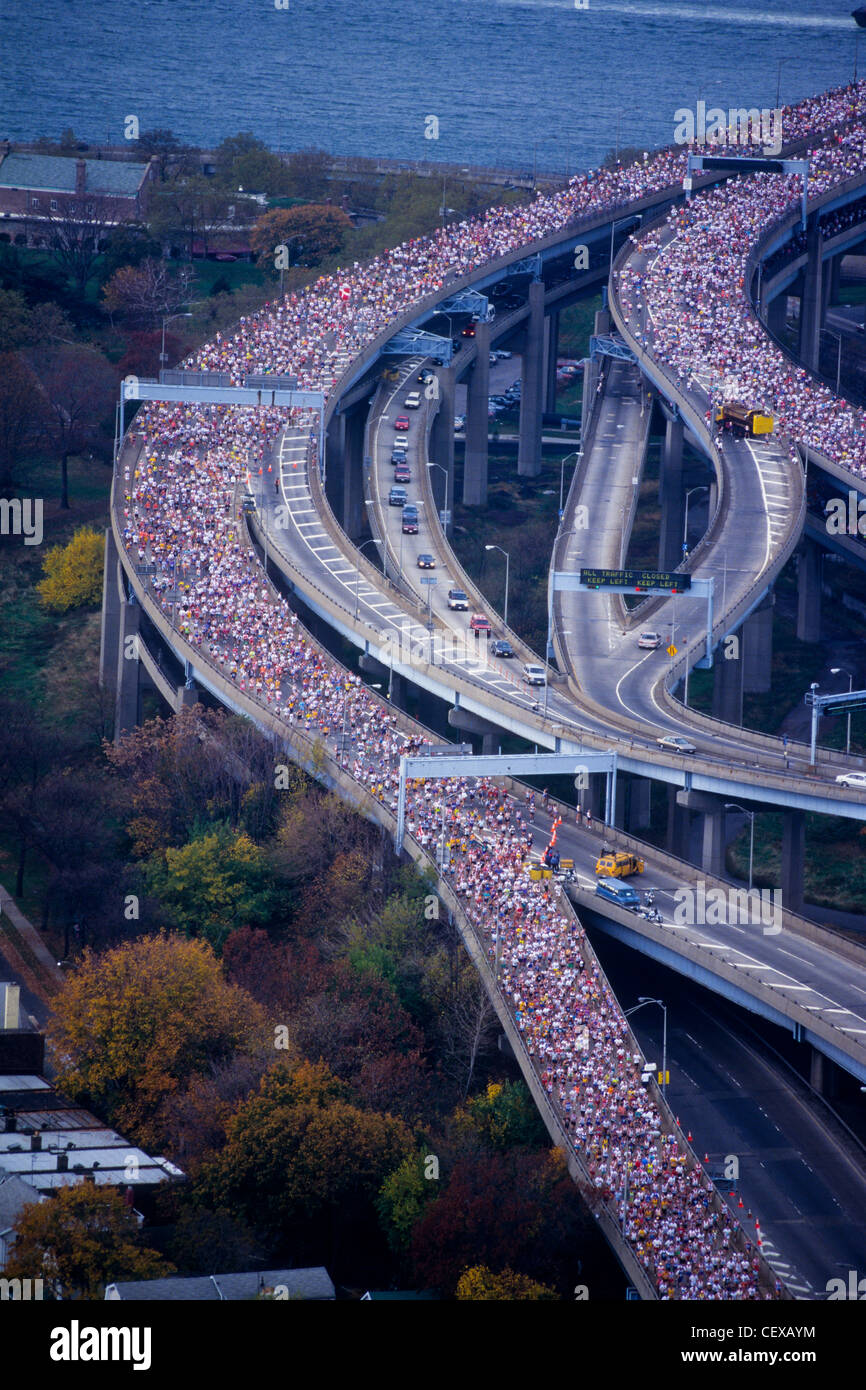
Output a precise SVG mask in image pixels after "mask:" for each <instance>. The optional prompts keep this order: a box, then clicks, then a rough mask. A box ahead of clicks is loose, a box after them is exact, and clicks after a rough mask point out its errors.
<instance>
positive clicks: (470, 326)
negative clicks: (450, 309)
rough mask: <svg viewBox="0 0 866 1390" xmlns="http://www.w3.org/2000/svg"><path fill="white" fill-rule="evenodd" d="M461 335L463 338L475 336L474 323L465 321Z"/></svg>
mask: <svg viewBox="0 0 866 1390" xmlns="http://www.w3.org/2000/svg"><path fill="white" fill-rule="evenodd" d="M463 337H464V338H474V337H475V324H474V323H467V325H466V327H465V328H464V330H463Z"/></svg>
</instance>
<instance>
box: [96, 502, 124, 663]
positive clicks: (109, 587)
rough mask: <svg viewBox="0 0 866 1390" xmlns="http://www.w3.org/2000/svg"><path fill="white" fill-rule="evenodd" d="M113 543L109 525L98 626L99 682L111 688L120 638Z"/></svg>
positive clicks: (118, 598)
mask: <svg viewBox="0 0 866 1390" xmlns="http://www.w3.org/2000/svg"><path fill="white" fill-rule="evenodd" d="M119 563H120V561H119V560H118V558H117V546H116V545H115V544H114V533H113V531H112V529H111V527H110V526H109V527H107V528H106V531H105V559H104V562H103V568H102V617H101V621H100V628H99V684H100V685H101V686H102V687H103V688H104V689H106V690H108V691H113V690H114V686H115V681H116V680H117V648H118V644H119V642H120V593H119V591H118V585H117V581H118V579H119V578H120V576H119V574H118V565H119Z"/></svg>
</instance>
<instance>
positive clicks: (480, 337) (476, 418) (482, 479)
mask: <svg viewBox="0 0 866 1390" xmlns="http://www.w3.org/2000/svg"><path fill="white" fill-rule="evenodd" d="M475 344H476V348H477V353H476V357H475V365H474V366H473V368H472V374H471V376H470V378H469V387H468V390H467V392H466V460H465V464H464V467H463V505H464V507H486V506H487V448H488V445H487V437H488V433H489V430H490V420H489V417H488V414H487V400H488V397H489V395H490V324H489V323H479V324H477V326H476V328H475Z"/></svg>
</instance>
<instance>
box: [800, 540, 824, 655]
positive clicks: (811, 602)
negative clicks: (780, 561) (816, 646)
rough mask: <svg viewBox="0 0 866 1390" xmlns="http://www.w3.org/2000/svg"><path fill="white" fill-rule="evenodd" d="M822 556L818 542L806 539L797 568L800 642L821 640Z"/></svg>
mask: <svg viewBox="0 0 866 1390" xmlns="http://www.w3.org/2000/svg"><path fill="white" fill-rule="evenodd" d="M822 556H823V551H822V550H821V547H820V545H819V544H818V542H817V541H813V540H810V539H809V538H808V537H806V538H804V540H803V547H802V550H801V551H800V554H799V557H798V568H797V640H798V641H800V642H820V640H821V583H822V564H821V561H822Z"/></svg>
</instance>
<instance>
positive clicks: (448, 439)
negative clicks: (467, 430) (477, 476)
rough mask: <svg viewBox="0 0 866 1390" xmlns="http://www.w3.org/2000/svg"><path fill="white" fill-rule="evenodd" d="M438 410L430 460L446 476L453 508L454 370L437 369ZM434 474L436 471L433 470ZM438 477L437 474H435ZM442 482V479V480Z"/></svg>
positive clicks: (431, 441)
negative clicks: (437, 465) (436, 464)
mask: <svg viewBox="0 0 866 1390" xmlns="http://www.w3.org/2000/svg"><path fill="white" fill-rule="evenodd" d="M436 375H437V376H438V378H439V409H438V411H437V412H436V418H435V419H434V421H433V425H432V427H431V430H430V458H431V459H432V460H433V462H434V463H438V464H439V467H440V468H444V469H445V471H446V472H447V474H448V498H449V500H450V502H451V506H452V508H453V506H454V368H453V367H439V368H437V372H436ZM433 472H434V473H435V472H436V470H435V469H434V470H433ZM437 476H438V474H437ZM443 482H444V479H443Z"/></svg>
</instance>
